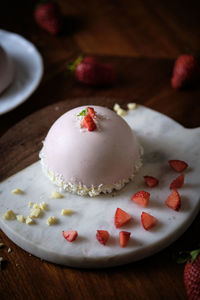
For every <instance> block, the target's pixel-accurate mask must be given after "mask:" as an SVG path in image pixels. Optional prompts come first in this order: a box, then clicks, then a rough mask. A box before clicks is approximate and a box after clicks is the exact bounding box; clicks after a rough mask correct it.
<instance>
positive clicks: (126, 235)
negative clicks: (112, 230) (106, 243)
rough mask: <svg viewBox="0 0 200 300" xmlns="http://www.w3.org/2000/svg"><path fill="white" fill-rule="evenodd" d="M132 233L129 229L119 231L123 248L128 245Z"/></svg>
mask: <svg viewBox="0 0 200 300" xmlns="http://www.w3.org/2000/svg"><path fill="white" fill-rule="evenodd" d="M130 236H131V233H130V232H128V231H120V233H119V243H120V246H121V247H122V248H124V247H126V246H127V245H128V241H129V240H130Z"/></svg>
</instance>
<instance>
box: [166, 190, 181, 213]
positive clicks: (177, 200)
mask: <svg viewBox="0 0 200 300" xmlns="http://www.w3.org/2000/svg"><path fill="white" fill-rule="evenodd" d="M165 204H166V205H167V206H168V207H170V208H172V209H173V210H176V211H178V210H179V209H180V207H181V197H180V195H179V193H178V191H177V190H176V189H175V190H173V192H172V193H171V194H170V195H169V196H168V198H167V199H166V201H165Z"/></svg>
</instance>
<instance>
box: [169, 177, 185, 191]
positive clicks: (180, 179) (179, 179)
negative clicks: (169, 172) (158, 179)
mask: <svg viewBox="0 0 200 300" xmlns="http://www.w3.org/2000/svg"><path fill="white" fill-rule="evenodd" d="M183 184H184V174H181V175H179V176H178V177H177V178H176V179H174V180H173V181H172V182H171V184H170V190H174V189H180V188H181V187H182V186H183Z"/></svg>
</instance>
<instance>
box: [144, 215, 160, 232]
mask: <svg viewBox="0 0 200 300" xmlns="http://www.w3.org/2000/svg"><path fill="white" fill-rule="evenodd" d="M141 222H142V226H143V227H144V229H145V230H149V229H151V228H152V227H154V226H155V225H156V224H157V222H158V220H157V219H156V218H155V217H154V216H152V215H150V214H148V213H146V212H144V211H143V212H142V214H141Z"/></svg>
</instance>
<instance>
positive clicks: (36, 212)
mask: <svg viewBox="0 0 200 300" xmlns="http://www.w3.org/2000/svg"><path fill="white" fill-rule="evenodd" d="M41 213H42V210H41V208H33V209H32V211H31V213H30V217H31V218H38V217H39V216H40V215H41Z"/></svg>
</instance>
